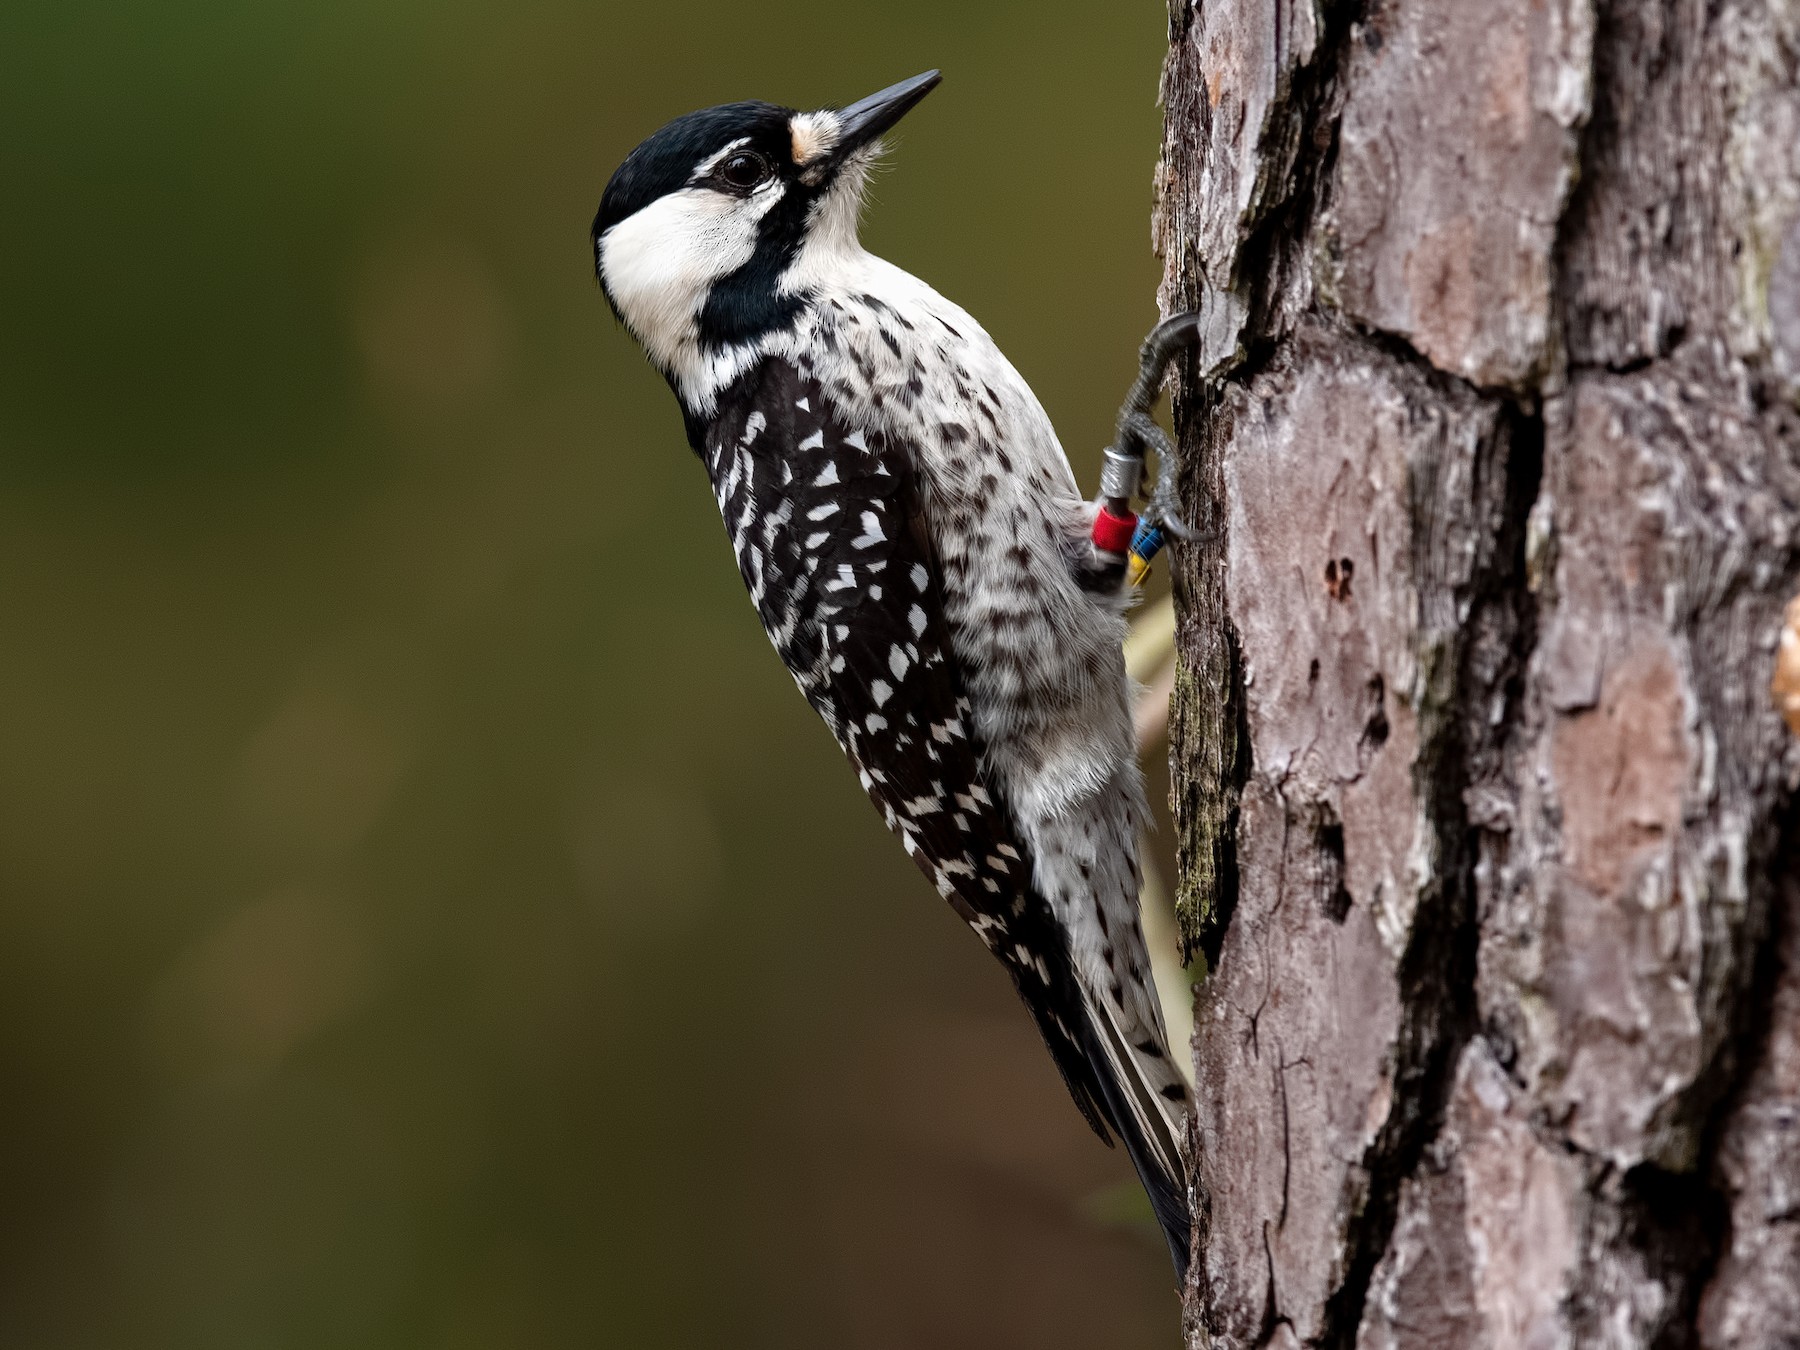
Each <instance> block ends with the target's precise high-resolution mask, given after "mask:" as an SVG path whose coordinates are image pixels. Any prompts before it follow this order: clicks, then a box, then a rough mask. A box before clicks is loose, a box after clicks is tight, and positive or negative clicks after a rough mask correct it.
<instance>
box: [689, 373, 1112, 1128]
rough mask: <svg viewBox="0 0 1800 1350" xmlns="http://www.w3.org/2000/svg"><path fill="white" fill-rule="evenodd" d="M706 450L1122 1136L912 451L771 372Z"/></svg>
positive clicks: (934, 865) (738, 521) (899, 828)
mask: <svg viewBox="0 0 1800 1350" xmlns="http://www.w3.org/2000/svg"><path fill="white" fill-rule="evenodd" d="M704 454H705V457H706V461H707V469H708V471H709V473H710V474H711V475H712V479H713V485H714V489H715V492H716V494H717V496H718V499H719V508H720V511H721V513H722V514H723V516H724V518H725V524H726V528H727V530H728V532H729V534H730V536H731V542H732V547H733V549H734V550H735V552H736V554H737V560H738V568H739V571H740V572H741V573H742V574H743V578H744V583H745V585H746V586H748V587H749V589H750V596H751V599H752V600H753V601H754V602H755V604H756V608H757V611H758V613H759V614H760V615H761V618H762V621H763V626H764V627H765V628H766V629H767V630H768V633H769V638H770V640H771V641H772V642H773V643H774V645H775V648H776V650H777V651H778V652H779V653H780V655H781V658H782V660H783V661H784V662H786V664H787V666H788V669H789V670H790V671H791V672H792V673H793V676H794V681H795V683H796V684H798V685H799V687H800V691H801V692H802V693H803V694H804V695H805V696H806V698H807V700H808V702H810V703H811V704H812V706H813V708H814V709H815V710H816V711H817V712H818V713H819V715H820V717H822V718H823V719H824V721H825V723H826V725H827V726H828V727H830V729H831V732H832V735H833V736H835V737H836V738H837V741H838V744H839V745H840V746H841V747H842V748H843V750H844V753H845V754H846V755H847V756H848V757H849V759H850V762H851V764H852V765H853V766H854V768H855V769H856V771H857V774H858V776H859V778H860V780H861V782H862V785H863V788H864V790H865V791H867V792H868V794H869V796H870V798H871V799H872V800H873V801H874V802H875V805H876V806H877V808H878V809H880V811H881V812H882V815H883V817H884V818H885V819H886V821H887V824H888V827H889V828H890V829H892V830H893V831H894V832H895V833H896V834H898V835H899V836H900V839H901V842H902V843H903V844H904V845H905V847H906V850H907V852H908V853H909V854H911V855H912V857H913V859H914V861H915V862H917V863H918V865H919V867H920V869H921V870H922V871H923V872H924V873H925V875H926V876H928V877H929V878H931V880H932V881H933V882H934V883H935V884H936V886H937V888H938V890H939V892H940V893H941V894H942V895H943V896H944V897H945V898H946V899H948V900H949V901H950V903H951V905H952V906H953V907H954V908H955V909H956V911H957V912H958V913H959V914H960V915H961V916H962V917H963V918H964V919H965V920H966V921H967V922H968V923H969V925H970V926H971V927H973V928H974V929H975V931H976V932H977V933H978V934H980V936H981V938H982V940H983V941H984V942H985V943H986V944H987V946H988V948H989V950H991V951H992V952H993V953H994V954H995V955H996V956H997V957H999V958H1000V960H1001V962H1002V963H1003V964H1005V965H1006V967H1007V969H1008V970H1009V971H1010V972H1011V974H1012V977H1013V980H1014V983H1015V984H1016V985H1017V986H1018V989H1019V993H1020V994H1021V996H1022V997H1023V998H1024V1000H1025V1003H1026V1005H1027V1006H1028V1007H1029V1008H1030V1009H1031V1012H1032V1014H1033V1017H1034V1018H1035V1019H1036V1021H1037V1024H1038V1028H1039V1030H1040V1031H1041V1032H1042V1034H1043V1036H1044V1039H1045V1041H1046V1042H1047V1043H1048V1045H1049V1047H1050V1051H1051V1054H1052V1055H1053V1057H1054V1058H1055V1060H1056V1063H1057V1067H1058V1068H1059V1069H1060V1070H1061V1071H1062V1075H1063V1078H1064V1080H1065V1081H1066V1082H1067V1084H1068V1087H1069V1091H1070V1093H1071V1094H1072V1095H1073V1096H1074V1098H1075V1101H1076V1104H1077V1105H1078V1106H1080V1107H1081V1109H1082V1112H1083V1114H1084V1115H1085V1116H1086V1117H1087V1118H1088V1121H1089V1123H1090V1124H1091V1125H1092V1126H1093V1127H1094V1129H1095V1130H1096V1131H1097V1132H1098V1133H1099V1134H1100V1136H1101V1137H1102V1138H1107V1137H1108V1135H1107V1130H1106V1122H1107V1121H1108V1120H1110V1119H1113V1118H1114V1114H1113V1111H1112V1110H1110V1109H1109V1107H1108V1104H1107V1103H1108V1098H1109V1096H1110V1095H1111V1094H1110V1093H1109V1091H1108V1087H1110V1085H1105V1086H1103V1085H1102V1084H1101V1083H1100V1082H1099V1081H1098V1079H1097V1078H1096V1076H1095V1069H1094V1067H1093V1064H1092V1054H1091V1052H1090V1050H1089V1049H1087V1048H1084V1047H1085V1046H1086V1043H1087V1041H1088V1039H1089V1036H1088V1035H1087V1034H1086V1033H1087V1027H1086V1020H1085V1019H1086V1014H1085V1012H1084V1010H1083V1007H1082V1001H1081V999H1082V996H1081V992H1080V989H1079V987H1078V985H1077V983H1076V979H1075V975H1074V971H1073V968H1072V966H1071V964H1070V960H1069V955H1068V950H1067V946H1066V941H1065V939H1064V938H1063V936H1062V934H1061V932H1060V931H1059V930H1058V929H1056V928H1055V926H1054V925H1053V923H1052V921H1051V917H1050V913H1049V908H1048V906H1047V905H1046V904H1045V903H1044V901H1043V899H1042V898H1041V897H1040V896H1038V895H1037V894H1036V893H1035V891H1034V890H1033V887H1032V880H1031V860H1030V858H1029V857H1028V856H1027V855H1026V852H1025V850H1024V848H1023V847H1022V846H1021V844H1020V843H1019V840H1018V838H1017V836H1016V833H1015V831H1014V830H1013V828H1012V825H1011V823H1010V821H1009V819H1008V817H1007V814H1006V811H1005V808H1004V805H1003V804H1002V803H999V802H996V801H995V800H994V798H993V797H992V796H991V795H990V793H989V791H988V788H987V786H986V782H985V775H984V773H983V770H982V765H981V746H980V744H979V741H978V739H977V737H976V734H975V731H974V728H973V726H972V724H971V719H970V717H969V705H968V700H967V697H966V695H965V691H964V686H963V682H962V679H961V677H960V674H959V672H958V670H957V668H956V664H955V660H954V657H953V656H952V653H951V648H950V643H949V634H948V631H947V629H946V625H945V620H944V617H943V612H944V611H943V595H942V581H941V578H940V576H939V573H938V569H937V565H936V562H935V559H934V558H933V557H932V556H931V553H930V550H929V549H928V548H927V547H926V546H925V544H924V543H923V542H922V540H921V538H920V535H919V533H918V531H917V530H916V529H915V528H914V525H913V522H914V518H915V514H916V503H917V485H916V482H915V479H914V473H913V468H912V461H911V457H910V455H908V454H907V453H906V451H905V449H904V447H897V446H890V445H888V444H887V443H886V442H885V441H884V440H883V439H882V438H881V436H880V435H879V433H866V432H864V431H862V430H860V429H858V428H854V427H850V426H847V425H845V424H844V422H843V421H842V420H841V419H840V418H839V417H838V416H837V415H836V414H835V412H834V411H833V409H832V408H831V407H830V406H829V404H827V403H826V402H825V400H824V396H823V393H822V390H821V389H820V387H819V385H818V384H817V383H816V382H815V381H812V380H810V379H807V378H805V377H803V376H801V375H800V374H799V373H798V372H796V371H795V370H794V369H793V368H792V367H791V366H788V365H786V364H784V363H779V362H770V363H767V364H766V365H764V366H763V367H761V368H759V369H758V370H757V371H756V372H754V373H753V374H752V375H750V376H749V377H748V378H747V379H746V380H745V381H744V382H742V383H741V384H740V385H739V386H737V387H736V388H734V389H733V390H732V391H731V393H730V394H729V395H728V396H727V398H726V400H725V401H724V402H723V404H722V406H721V409H720V412H719V415H718V417H717V419H716V420H715V422H714V424H713V426H712V428H711V432H710V435H709V436H708V437H707V439H706V446H705V450H704Z"/></svg>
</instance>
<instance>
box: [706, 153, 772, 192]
mask: <svg viewBox="0 0 1800 1350" xmlns="http://www.w3.org/2000/svg"><path fill="white" fill-rule="evenodd" d="M718 173H719V177H720V178H723V179H724V180H725V181H726V182H727V183H729V184H731V186H732V187H734V188H753V187H755V186H756V185H757V184H758V183H761V182H762V181H763V180H764V179H766V178H767V177H768V176H769V164H768V161H767V160H765V159H764V158H763V157H762V156H761V155H758V154H753V153H751V152H750V151H748V150H739V151H738V152H737V153H736V154H734V155H728V156H726V158H725V162H724V163H722V164H721V165H719V169H718Z"/></svg>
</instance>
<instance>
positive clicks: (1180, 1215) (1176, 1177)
mask: <svg viewBox="0 0 1800 1350" xmlns="http://www.w3.org/2000/svg"><path fill="white" fill-rule="evenodd" d="M1095 1003H1096V1001H1095V1000H1093V999H1091V998H1090V999H1088V1000H1087V1014H1088V1015H1087V1018H1086V1019H1085V1020H1086V1025H1087V1031H1088V1036H1087V1041H1086V1044H1084V1046H1083V1050H1084V1051H1085V1052H1086V1055H1087V1059H1088V1062H1089V1064H1090V1065H1091V1066H1092V1074H1093V1078H1094V1079H1095V1080H1096V1082H1097V1083H1098V1085H1099V1088H1100V1095H1101V1100H1102V1104H1103V1106H1104V1107H1105V1108H1106V1114H1107V1116H1108V1123H1109V1124H1110V1125H1111V1126H1112V1127H1113V1129H1114V1130H1115V1131H1116V1132H1117V1133H1118V1136H1119V1138H1120V1140H1121V1141H1123V1143H1124V1145H1125V1153H1126V1156H1128V1157H1129V1158H1130V1159H1131V1165H1132V1167H1133V1168H1134V1169H1136V1171H1137V1174H1138V1180H1139V1181H1140V1182H1142V1183H1143V1187H1144V1193H1145V1194H1146V1195H1148V1196H1149V1197H1150V1208H1151V1209H1152V1210H1153V1211H1154V1212H1155V1214H1156V1222H1157V1225H1158V1226H1159V1227H1160V1228H1161V1229H1162V1232H1163V1239H1164V1240H1165V1241H1166V1242H1167V1243H1168V1244H1169V1256H1170V1258H1171V1259H1172V1260H1173V1261H1174V1263H1175V1273H1176V1276H1177V1277H1178V1278H1179V1279H1181V1280H1183V1281H1185V1280H1186V1279H1187V1268H1188V1243H1189V1241H1190V1239H1191V1236H1192V1228H1193V1211H1192V1208H1191V1207H1190V1206H1189V1204H1188V1194H1187V1169H1186V1167H1185V1166H1184V1165H1183V1163H1182V1160H1181V1130H1182V1129H1183V1122H1182V1118H1181V1115H1180V1114H1179V1111H1180V1110H1181V1109H1183V1108H1185V1105H1186V1091H1185V1089H1180V1101H1179V1102H1177V1101H1176V1100H1174V1099H1173V1098H1172V1097H1170V1096H1169V1095H1168V1094H1166V1093H1165V1092H1164V1090H1163V1089H1164V1088H1165V1087H1166V1086H1167V1084H1168V1083H1169V1082H1170V1081H1178V1080H1175V1075H1174V1071H1173V1069H1172V1068H1171V1067H1170V1065H1169V1063H1168V1061H1167V1059H1166V1058H1165V1059H1162V1060H1161V1061H1160V1066H1159V1065H1158V1062H1157V1059H1156V1057H1149V1058H1148V1060H1147V1058H1146V1055H1145V1054H1144V1053H1142V1052H1140V1051H1138V1050H1137V1049H1135V1048H1134V1047H1133V1045H1132V1044H1130V1043H1129V1042H1127V1040H1126V1039H1125V1037H1124V1035H1123V1034H1122V1033H1121V1031H1120V1029H1119V1026H1118V1023H1117V1021H1116V1020H1115V1019H1114V1018H1113V1017H1112V1016H1110V1015H1108V1013H1107V1012H1105V1011H1103V1010H1102V1008H1103V1007H1104V1005H1102V1006H1101V1007H1096V1006H1095ZM1159 1031H1160V1028H1159ZM1159 1040H1160V1037H1159ZM1159 1067H1160V1069H1161V1070H1162V1072H1159V1071H1158V1068H1159Z"/></svg>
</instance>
